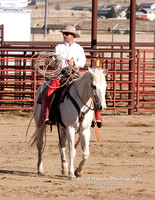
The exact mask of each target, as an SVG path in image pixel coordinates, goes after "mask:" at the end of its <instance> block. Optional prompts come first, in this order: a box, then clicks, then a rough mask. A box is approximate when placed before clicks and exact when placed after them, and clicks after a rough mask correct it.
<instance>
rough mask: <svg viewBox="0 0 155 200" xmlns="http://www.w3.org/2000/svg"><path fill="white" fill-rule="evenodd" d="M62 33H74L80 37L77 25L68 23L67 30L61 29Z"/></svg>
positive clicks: (76, 36)
mask: <svg viewBox="0 0 155 200" xmlns="http://www.w3.org/2000/svg"><path fill="white" fill-rule="evenodd" d="M60 32H61V33H72V34H74V36H75V38H79V37H80V34H79V33H78V32H77V31H76V28H75V26H71V25H67V26H66V28H65V30H61V31H60Z"/></svg>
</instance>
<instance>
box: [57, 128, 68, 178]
mask: <svg viewBox="0 0 155 200" xmlns="http://www.w3.org/2000/svg"><path fill="white" fill-rule="evenodd" d="M59 134H60V138H59V140H60V141H59V151H60V156H61V166H62V175H64V176H67V175H68V163H67V159H66V152H65V151H66V130H65V129H64V128H61V129H60V133H59Z"/></svg>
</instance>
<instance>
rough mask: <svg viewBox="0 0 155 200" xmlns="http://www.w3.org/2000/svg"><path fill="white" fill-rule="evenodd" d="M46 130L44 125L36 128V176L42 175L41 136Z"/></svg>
mask: <svg viewBox="0 0 155 200" xmlns="http://www.w3.org/2000/svg"><path fill="white" fill-rule="evenodd" d="M45 129H46V125H45V124H43V125H42V126H41V127H40V128H38V127H37V129H36V131H37V149H38V163H37V169H38V174H43V173H44V169H43V161H42V153H43V135H44V132H45Z"/></svg>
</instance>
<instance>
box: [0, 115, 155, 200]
mask: <svg viewBox="0 0 155 200" xmlns="http://www.w3.org/2000/svg"><path fill="white" fill-rule="evenodd" d="M102 117H103V121H104V126H103V127H102V128H101V129H100V130H99V132H100V138H101V142H100V143H99V142H98V141H97V139H96V135H95V130H94V129H93V128H91V133H92V135H91V140H90V157H89V159H88V161H87V162H86V165H85V170H84V175H83V177H81V178H77V179H75V180H72V181H71V180H67V177H64V176H61V165H60V156H59V151H58V137H57V132H56V128H55V127H54V129H53V132H52V133H50V132H49V130H48V131H47V138H46V148H45V151H44V155H43V160H44V170H45V176H39V175H38V174H37V169H36V163H37V150H36V148H34V149H30V148H29V140H30V137H31V136H32V134H33V132H34V128H35V127H34V122H33V121H32V124H31V126H30V129H29V132H28V136H27V137H26V129H27V127H28V124H29V122H30V120H31V116H30V115H29V116H26V117H23V116H17V115H11V116H9V115H8V114H4V113H0V119H1V120H0V141H1V142H0V152H1V156H0V199H1V200H31V199H33V200H43V199H60V200H73V199H75V200H76V199H78V200H79V199H81V200H83V199H85V200H87V199H105V200H129V199H134V200H153V199H155V188H154V186H155V179H154V177H155V171H154V166H155V150H154V148H155V138H154V133H155V114H150V115H134V116H127V115H122V114H120V115H113V114H107V113H106V111H105V112H104V113H103V114H102ZM77 137H78V136H76V140H77ZM76 150H77V154H76V159H75V168H76V167H77V166H78V164H79V162H80V160H81V156H82V150H81V148H80V146H78V147H77V149H76Z"/></svg>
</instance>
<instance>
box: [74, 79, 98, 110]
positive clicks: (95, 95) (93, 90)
mask: <svg viewBox="0 0 155 200" xmlns="http://www.w3.org/2000/svg"><path fill="white" fill-rule="evenodd" d="M74 88H75V92H76V95H77V96H78V98H79V99H80V101H81V102H82V103H83V104H84V105H85V106H86V107H87V108H89V109H90V110H92V111H94V110H96V109H95V106H94V108H91V107H90V106H91V105H90V106H88V105H87V104H86V103H85V102H84V101H83V100H82V98H81V97H80V95H79V94H78V92H77V89H76V87H75V84H74ZM91 91H92V94H93V96H94V98H93V100H92V101H94V103H95V105H96V102H97V94H96V86H94V85H93V83H92V81H91ZM91 99H92V98H91Z"/></svg>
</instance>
